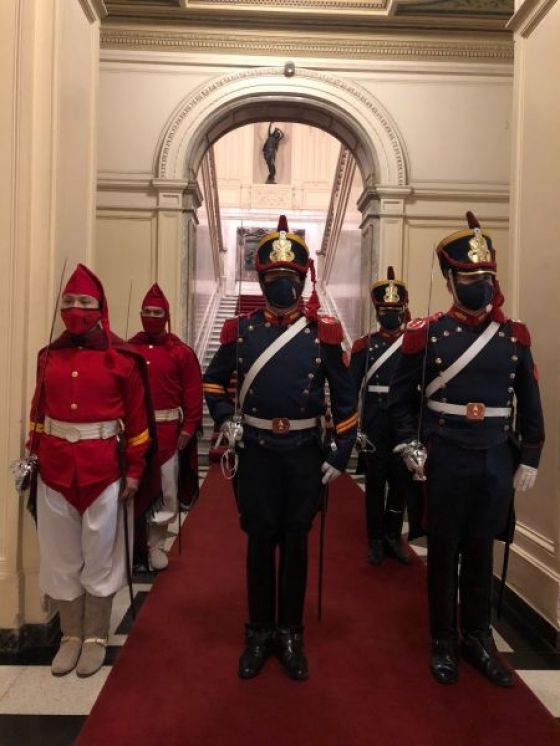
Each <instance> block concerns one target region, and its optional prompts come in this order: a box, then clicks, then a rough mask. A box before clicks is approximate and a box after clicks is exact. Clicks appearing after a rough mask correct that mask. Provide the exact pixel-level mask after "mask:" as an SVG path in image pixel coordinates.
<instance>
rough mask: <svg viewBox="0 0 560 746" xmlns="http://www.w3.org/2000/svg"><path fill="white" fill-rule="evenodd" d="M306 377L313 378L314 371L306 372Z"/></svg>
mask: <svg viewBox="0 0 560 746" xmlns="http://www.w3.org/2000/svg"><path fill="white" fill-rule="evenodd" d="M307 377H308V378H315V373H308V374H307Z"/></svg>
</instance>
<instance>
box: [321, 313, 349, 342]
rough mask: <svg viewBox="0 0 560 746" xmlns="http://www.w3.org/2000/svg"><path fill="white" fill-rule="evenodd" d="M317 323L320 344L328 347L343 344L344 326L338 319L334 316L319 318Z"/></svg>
mask: <svg viewBox="0 0 560 746" xmlns="http://www.w3.org/2000/svg"><path fill="white" fill-rule="evenodd" d="M317 321H318V324H317V327H318V331H317V336H318V337H319V341H320V342H325V344H328V345H339V344H341V342H342V339H343V337H344V334H343V332H342V324H341V323H340V321H339V320H338V319H337V318H335V317H334V316H319V318H318V319H317Z"/></svg>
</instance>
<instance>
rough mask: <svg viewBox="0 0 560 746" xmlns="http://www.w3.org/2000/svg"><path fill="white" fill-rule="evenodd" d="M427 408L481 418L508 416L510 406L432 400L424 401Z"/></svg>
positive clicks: (460, 415)
mask: <svg viewBox="0 0 560 746" xmlns="http://www.w3.org/2000/svg"><path fill="white" fill-rule="evenodd" d="M426 404H427V407H428V409H433V410H434V412H442V413H443V414H455V415H458V416H459V417H466V418H467V419H468V420H483V419H485V418H486V417H509V416H510V414H511V407H487V406H486V405H485V404H482V403H480V402H469V404H447V402H441V401H432V400H431V399H428V401H427V402H426Z"/></svg>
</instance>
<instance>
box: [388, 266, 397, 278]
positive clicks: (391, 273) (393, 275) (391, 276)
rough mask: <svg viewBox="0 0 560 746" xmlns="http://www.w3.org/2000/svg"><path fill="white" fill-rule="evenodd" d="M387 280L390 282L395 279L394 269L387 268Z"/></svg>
mask: <svg viewBox="0 0 560 746" xmlns="http://www.w3.org/2000/svg"><path fill="white" fill-rule="evenodd" d="M387 279H388V280H394V279H395V270H394V269H393V267H387Z"/></svg>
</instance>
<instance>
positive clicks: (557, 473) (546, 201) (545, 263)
mask: <svg viewBox="0 0 560 746" xmlns="http://www.w3.org/2000/svg"><path fill="white" fill-rule="evenodd" d="M511 25H512V28H513V29H514V30H515V50H516V59H515V88H514V91H515V93H514V133H513V135H514V136H513V170H512V205H511V233H512V238H511V261H510V266H509V275H510V288H511V299H512V310H513V315H514V316H515V317H519V318H521V319H522V320H523V321H525V322H526V323H527V324H528V326H529V328H530V330H531V336H532V340H533V355H534V357H535V359H536V361H537V363H538V366H539V368H540V372H541V392H542V398H543V405H544V411H545V419H546V431H547V443H546V447H545V449H544V453H543V458H542V462H541V468H540V470H539V476H538V480H537V484H536V487H535V488H534V489H533V490H532V491H531V492H528V493H526V494H521V495H518V496H517V516H518V528H517V533H516V539H515V543H514V545H513V551H512V558H511V563H510V573H509V583H510V584H511V586H512V587H513V588H514V589H515V590H516V591H517V592H518V593H519V594H520V595H521V596H522V597H524V598H525V599H526V600H527V601H528V602H529V603H530V604H531V605H532V606H533V607H534V608H536V609H537V610H538V611H540V612H541V613H542V614H543V615H544V616H545V617H546V618H547V619H548V620H549V621H550V622H551V623H552V624H553V625H554V626H555V627H556V629H558V630H560V619H559V606H560V536H559V531H560V486H559V484H560V468H559V461H558V453H559V448H560V442H559V427H560V400H559V395H558V390H559V384H560V377H559V370H560V348H559V346H558V343H557V337H558V332H557V317H558V312H557V303H556V298H557V295H558V288H559V287H560V264H559V262H558V252H557V248H556V243H557V237H558V236H559V235H560V211H559V209H558V198H559V195H560V176H559V174H560V87H559V86H558V81H559V80H560V45H559V40H560V4H559V3H557V2H556V3H546V2H520V3H517V4H516V15H515V16H514V18H513V20H512V23H511Z"/></svg>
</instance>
